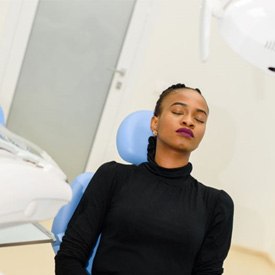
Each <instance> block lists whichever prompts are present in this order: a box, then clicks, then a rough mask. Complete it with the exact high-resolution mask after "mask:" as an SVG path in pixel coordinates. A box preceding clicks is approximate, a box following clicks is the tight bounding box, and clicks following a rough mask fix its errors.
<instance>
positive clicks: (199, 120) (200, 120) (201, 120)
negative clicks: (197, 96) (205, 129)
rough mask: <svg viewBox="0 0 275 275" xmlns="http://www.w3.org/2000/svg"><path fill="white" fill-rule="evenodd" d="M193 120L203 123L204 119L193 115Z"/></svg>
mask: <svg viewBox="0 0 275 275" xmlns="http://www.w3.org/2000/svg"><path fill="white" fill-rule="evenodd" d="M195 120H196V121H197V122H199V123H205V120H204V119H200V118H197V117H195Z"/></svg>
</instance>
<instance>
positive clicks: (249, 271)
mask: <svg viewBox="0 0 275 275" xmlns="http://www.w3.org/2000/svg"><path fill="white" fill-rule="evenodd" d="M224 269H225V272H224V274H225V275H275V263H272V262H271V261H270V260H269V259H268V258H266V257H265V256H264V255H261V254H257V253H254V252H251V251H247V250H244V249H240V248H238V247H234V246H233V247H232V248H231V250H230V252H229V255H228V257H227V259H226V261H225V264H224Z"/></svg>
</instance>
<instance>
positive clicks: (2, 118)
mask: <svg viewBox="0 0 275 275" xmlns="http://www.w3.org/2000/svg"><path fill="white" fill-rule="evenodd" d="M4 124H5V116H4V112H3V110H2V108H1V107H0V125H4Z"/></svg>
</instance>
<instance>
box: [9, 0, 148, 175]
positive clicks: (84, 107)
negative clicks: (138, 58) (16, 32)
mask: <svg viewBox="0 0 275 275" xmlns="http://www.w3.org/2000/svg"><path fill="white" fill-rule="evenodd" d="M136 2H137V3H136ZM138 2H139V1H136V0H127V1H126V0H86V1H84V0H79V1H75V0H64V1H47V0H41V1H39V3H38V7H37V11H36V14H35V17H34V21H33V22H34V23H33V26H32V30H31V34H30V38H29V41H28V44H27V48H26V52H25V56H24V59H23V63H22V66H21V71H20V74H19V77H18V81H17V85H16V88H15V90H14V97H13V101H12V104H11V107H10V112H9V116H8V121H7V125H8V127H9V129H11V130H12V131H14V132H15V133H17V134H19V135H22V136H23V137H25V138H27V139H29V140H31V141H32V142H34V143H36V144H38V145H39V146H40V147H42V148H43V149H44V150H46V151H47V152H48V153H49V154H50V155H51V156H52V157H53V158H54V159H55V160H56V161H57V163H58V164H59V165H60V166H61V168H62V169H63V170H64V172H65V173H66V174H67V175H68V177H69V179H72V178H74V177H75V176H76V175H78V174H79V173H81V172H82V171H84V170H85V167H86V164H87V161H88V158H89V154H90V150H91V147H92V145H93V140H94V136H95V133H96V131H97V127H98V124H99V121H100V118H101V114H102V112H103V109H104V105H105V101H106V99H107V97H108V92H109V90H110V87H111V84H112V80H113V77H114V75H115V74H116V72H117V71H116V69H117V65H118V63H119V60H120V59H121V57H122V56H121V55H122V54H123V51H122V49H123V45H124V41H125V37H126V36H129V35H130V34H129V31H131V30H132V29H135V30H137V28H133V26H132V25H131V24H136V23H137V22H139V24H145V17H144V16H143V17H142V16H141V15H142V12H140V10H142V8H144V10H146V9H147V8H148V3H150V1H148V3H147V4H146V5H144V3H142V4H139V3H138ZM140 2H143V1H140ZM138 5H139V6H138ZM137 6H138V7H137ZM141 7H142V8H141ZM137 8H138V9H139V13H135V10H136V9H137ZM133 15H134V16H141V19H142V20H144V22H143V21H142V20H141V21H140V20H137V18H135V20H133ZM138 30H140V31H142V28H138ZM135 37H139V38H140V36H137V34H135ZM131 43H132V47H133V49H135V47H136V43H137V41H134V40H133V41H132V42H131ZM128 46H129V45H128ZM127 52H128V53H129V49H128V51H127ZM131 54H132V55H134V54H135V52H134V50H133V51H132V52H131ZM128 58H129V59H131V57H130V56H128ZM124 73H125V72H124V71H123V70H122V71H119V69H118V74H119V75H120V76H123V74H124ZM120 85H122V83H120V82H117V83H116V88H117V90H119V89H120Z"/></svg>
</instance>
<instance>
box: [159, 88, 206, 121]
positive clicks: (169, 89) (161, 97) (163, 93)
mask: <svg viewBox="0 0 275 275" xmlns="http://www.w3.org/2000/svg"><path fill="white" fill-rule="evenodd" d="M179 89H191V90H194V91H197V92H198V93H199V94H200V95H201V91H200V90H199V89H198V88H191V87H187V86H185V84H182V83H178V84H174V85H172V86H170V87H168V88H167V89H166V90H164V91H163V92H162V93H161V94H160V96H159V99H158V101H157V103H156V106H155V109H154V116H158V115H160V113H161V103H162V101H163V99H164V98H165V97H166V96H168V95H169V94H170V93H171V92H175V91H176V90H179Z"/></svg>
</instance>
